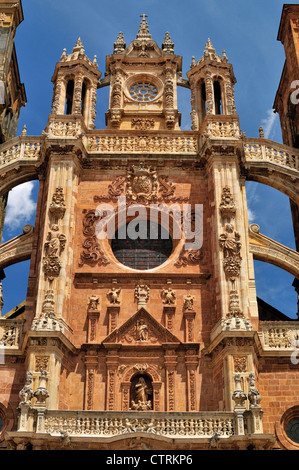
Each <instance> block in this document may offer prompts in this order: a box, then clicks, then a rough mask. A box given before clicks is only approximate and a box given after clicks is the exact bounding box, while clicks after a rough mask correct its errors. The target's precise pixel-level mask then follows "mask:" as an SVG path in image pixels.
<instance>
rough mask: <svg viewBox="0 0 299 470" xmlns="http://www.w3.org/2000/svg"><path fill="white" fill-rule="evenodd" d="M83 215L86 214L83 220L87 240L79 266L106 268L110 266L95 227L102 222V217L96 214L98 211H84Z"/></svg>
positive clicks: (84, 243)
mask: <svg viewBox="0 0 299 470" xmlns="http://www.w3.org/2000/svg"><path fill="white" fill-rule="evenodd" d="M83 213H85V216H84V218H83V235H84V236H85V237H86V239H85V240H84V242H83V245H82V246H83V251H82V252H81V255H80V261H79V266H80V267H81V266H83V265H84V264H90V265H92V266H94V265H98V266H106V265H107V264H109V261H108V259H107V258H106V256H105V255H104V252H103V250H102V249H101V247H100V245H99V243H98V239H97V237H96V234H95V229H96V227H95V225H96V223H97V222H98V221H99V220H100V217H99V216H98V215H97V214H96V210H90V211H86V210H84V211H83Z"/></svg>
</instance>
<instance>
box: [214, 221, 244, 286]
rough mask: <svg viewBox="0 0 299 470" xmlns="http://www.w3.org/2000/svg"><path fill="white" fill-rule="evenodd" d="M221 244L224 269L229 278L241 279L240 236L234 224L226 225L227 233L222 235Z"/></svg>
mask: <svg viewBox="0 0 299 470" xmlns="http://www.w3.org/2000/svg"><path fill="white" fill-rule="evenodd" d="M219 243H220V247H221V248H222V250H223V256H224V259H223V268H224V271H225V274H226V276H227V278H228V279H231V278H236V277H239V276H240V267H241V255H240V250H241V242H240V234H239V233H238V232H236V231H235V230H234V227H233V225H232V224H226V225H225V232H224V233H223V234H222V235H220V237H219Z"/></svg>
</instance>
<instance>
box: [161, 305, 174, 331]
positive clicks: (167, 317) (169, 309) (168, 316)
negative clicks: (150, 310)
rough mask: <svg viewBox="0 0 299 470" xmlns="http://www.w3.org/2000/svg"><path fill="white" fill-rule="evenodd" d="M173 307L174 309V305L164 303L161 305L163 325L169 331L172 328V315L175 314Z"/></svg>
mask: <svg viewBox="0 0 299 470" xmlns="http://www.w3.org/2000/svg"><path fill="white" fill-rule="evenodd" d="M175 309H176V306H175V305H164V306H163V314H164V321H165V326H166V328H168V330H170V331H172V330H173V319H174V315H175Z"/></svg>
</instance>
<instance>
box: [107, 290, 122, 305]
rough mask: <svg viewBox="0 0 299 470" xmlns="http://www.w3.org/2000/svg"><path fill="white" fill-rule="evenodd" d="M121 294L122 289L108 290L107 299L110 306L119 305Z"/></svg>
mask: <svg viewBox="0 0 299 470" xmlns="http://www.w3.org/2000/svg"><path fill="white" fill-rule="evenodd" d="M119 294H120V289H116V288H115V287H113V288H112V289H110V290H108V292H107V299H108V301H109V302H110V304H119V300H118V298H119Z"/></svg>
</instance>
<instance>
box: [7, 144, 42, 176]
mask: <svg viewBox="0 0 299 470" xmlns="http://www.w3.org/2000/svg"><path fill="white" fill-rule="evenodd" d="M41 139H42V138H41V137H36V136H30V137H29V136H20V137H16V138H15V139H11V140H9V141H8V142H6V143H4V144H2V145H1V146H0V171H2V170H3V169H4V168H6V167H8V166H10V165H12V164H14V163H18V162H20V163H24V162H28V163H37V162H38V161H39V160H40V151H41Z"/></svg>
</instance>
